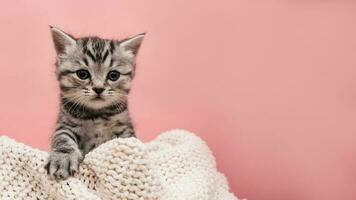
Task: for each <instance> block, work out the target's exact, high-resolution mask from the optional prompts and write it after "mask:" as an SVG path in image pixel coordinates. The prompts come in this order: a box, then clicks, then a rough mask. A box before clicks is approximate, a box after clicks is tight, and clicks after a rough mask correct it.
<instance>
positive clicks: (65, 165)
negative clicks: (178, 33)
mask: <svg viewBox="0 0 356 200" xmlns="http://www.w3.org/2000/svg"><path fill="white" fill-rule="evenodd" d="M82 160H83V159H82V154H81V153H80V152H71V153H61V152H52V153H51V154H50V156H49V158H48V160H47V163H46V165H45V169H46V171H47V173H48V175H49V176H50V177H51V178H52V179H55V180H63V179H66V178H68V177H69V176H73V175H74V174H75V173H76V172H77V171H78V168H79V164H80V163H81V162H82Z"/></svg>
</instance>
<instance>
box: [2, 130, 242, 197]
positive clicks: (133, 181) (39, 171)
mask: <svg viewBox="0 0 356 200" xmlns="http://www.w3.org/2000/svg"><path fill="white" fill-rule="evenodd" d="M47 156H48V153H47V152H43V151H40V150H37V149H34V148H31V147H29V146H26V145H24V144H21V143H18V142H16V141H14V140H12V139H10V138H7V137H5V136H1V137H0V199H1V200H6V199H11V200H13V199H45V200H47V199H55V200H62V199H63V200H64V199H65V200H67V199H68V200H69V199H79V200H83V199H84V200H86V199H105V200H107V199H150V200H151V199H152V200H155V199H163V200H166V199H167V200H171V199H172V200H173V199H174V200H178V199H182V200H183V199H184V200H205V199H206V200H237V198H236V197H235V196H234V195H233V194H232V193H229V191H228V185H227V181H226V179H225V177H224V176H223V175H222V174H221V173H219V172H217V170H216V166H215V160H214V157H213V156H212V154H211V152H210V150H209V148H208V147H207V146H206V144H205V143H204V142H203V141H202V140H201V139H199V138H198V137H197V136H195V135H194V134H192V133H189V132H187V131H183V130H173V131H169V132H165V133H163V134H161V135H160V136H159V137H158V138H157V139H155V140H154V141H152V142H149V143H146V144H144V143H142V142H140V141H139V140H137V139H136V138H126V139H120V138H118V139H114V140H111V141H108V142H106V143H104V144H102V145H100V146H99V147H97V148H96V149H94V150H93V151H91V152H90V153H89V154H87V155H86V156H85V159H84V161H83V163H82V164H81V166H80V169H79V173H78V174H76V175H75V176H74V177H71V178H69V179H67V180H64V181H58V182H57V181H54V180H50V179H49V178H48V176H47V174H46V173H45V170H44V168H43V165H44V162H45V160H46V159H47Z"/></svg>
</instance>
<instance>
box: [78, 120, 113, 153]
mask: <svg viewBox="0 0 356 200" xmlns="http://www.w3.org/2000/svg"><path fill="white" fill-rule="evenodd" d="M114 126H115V122H114V121H104V120H89V121H86V122H83V123H82V126H81V130H80V132H81V133H82V134H81V135H82V140H81V145H80V146H81V149H82V150H83V152H84V153H85V154H86V153H87V152H89V151H90V150H92V149H93V148H95V147H97V146H99V145H100V144H102V143H104V142H106V141H108V140H110V139H112V138H113V127H114Z"/></svg>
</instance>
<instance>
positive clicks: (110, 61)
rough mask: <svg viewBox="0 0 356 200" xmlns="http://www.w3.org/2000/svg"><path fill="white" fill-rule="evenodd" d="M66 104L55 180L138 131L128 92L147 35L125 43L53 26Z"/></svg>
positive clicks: (55, 150) (52, 159)
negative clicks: (75, 34) (112, 141)
mask: <svg viewBox="0 0 356 200" xmlns="http://www.w3.org/2000/svg"><path fill="white" fill-rule="evenodd" d="M51 32H52V38H53V42H54V46H55V50H56V53H57V62H56V75H57V78H58V81H59V83H60V99H61V106H60V112H59V116H58V121H57V127H56V130H55V133H54V134H53V136H52V144H51V152H50V156H49V158H48V160H47V163H46V165H45V169H46V170H47V172H48V174H49V175H50V177H51V178H53V179H56V180H58V179H65V178H67V177H69V176H72V175H73V174H74V173H75V172H77V170H78V167H79V164H80V163H81V161H82V160H83V157H84V155H85V154H87V153H88V152H89V151H91V150H92V149H93V148H95V147H97V146H98V145H100V144H102V143H104V142H105V141H108V140H110V139H112V138H115V137H123V138H124V137H132V136H135V132H134V129H133V126H132V123H131V119H130V115H129V112H128V110H127V95H128V93H129V91H130V86H131V81H132V78H133V76H134V72H135V57H136V55H137V52H138V49H139V47H140V45H141V42H142V40H143V38H144V34H140V35H137V36H134V37H132V38H129V39H125V40H122V41H116V40H106V39H101V38H98V37H84V38H74V37H73V36H71V35H69V34H67V33H65V32H63V31H61V30H59V29H58V28H55V27H51Z"/></svg>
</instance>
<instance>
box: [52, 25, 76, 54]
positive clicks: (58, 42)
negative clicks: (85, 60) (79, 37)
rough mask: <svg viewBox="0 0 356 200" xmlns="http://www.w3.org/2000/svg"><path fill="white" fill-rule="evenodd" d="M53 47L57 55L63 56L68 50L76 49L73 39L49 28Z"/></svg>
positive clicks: (62, 32) (53, 28)
mask: <svg viewBox="0 0 356 200" xmlns="http://www.w3.org/2000/svg"><path fill="white" fill-rule="evenodd" d="M50 29H51V33H52V39H53V43H54V47H55V49H56V52H57V54H58V55H60V54H65V53H66V52H68V49H70V48H73V47H76V45H77V42H76V40H75V38H74V37H73V36H71V35H69V34H68V33H65V32H64V31H62V30H60V29H58V28H56V27H53V26H50Z"/></svg>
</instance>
